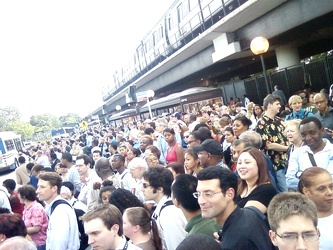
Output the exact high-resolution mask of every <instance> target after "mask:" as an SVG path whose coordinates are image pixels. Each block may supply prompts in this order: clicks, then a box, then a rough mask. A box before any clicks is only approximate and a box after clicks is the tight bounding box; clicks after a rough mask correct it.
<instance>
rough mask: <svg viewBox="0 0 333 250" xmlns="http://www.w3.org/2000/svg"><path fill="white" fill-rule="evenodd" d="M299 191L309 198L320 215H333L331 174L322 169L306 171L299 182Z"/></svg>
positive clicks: (315, 168)
mask: <svg viewBox="0 0 333 250" xmlns="http://www.w3.org/2000/svg"><path fill="white" fill-rule="evenodd" d="M298 191H299V192H300V193H302V194H305V195H306V196H308V197H309V198H310V199H311V200H312V201H313V202H314V203H315V204H316V207H317V210H318V212H320V213H330V212H331V213H330V214H332V213H333V206H332V198H333V180H332V176H331V175H330V173H329V172H328V171H327V170H326V169H324V168H320V167H310V168H307V169H305V170H304V172H303V173H302V174H301V176H300V178H299V182H298Z"/></svg>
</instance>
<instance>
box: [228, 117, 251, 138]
mask: <svg viewBox="0 0 333 250" xmlns="http://www.w3.org/2000/svg"><path fill="white" fill-rule="evenodd" d="M251 124H252V122H251V120H250V119H248V118H247V117H246V116H237V117H236V118H235V119H234V121H233V123H232V129H233V130H234V135H235V136H237V137H238V136H240V135H241V134H242V133H244V132H245V131H247V130H248V129H249V127H250V126H251Z"/></svg>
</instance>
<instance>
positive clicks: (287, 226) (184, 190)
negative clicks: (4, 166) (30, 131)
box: [0, 87, 333, 250]
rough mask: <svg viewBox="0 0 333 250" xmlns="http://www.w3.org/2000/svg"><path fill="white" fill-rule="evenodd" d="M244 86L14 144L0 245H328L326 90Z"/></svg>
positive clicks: (2, 194) (332, 185)
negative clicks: (259, 93) (223, 95)
mask: <svg viewBox="0 0 333 250" xmlns="http://www.w3.org/2000/svg"><path fill="white" fill-rule="evenodd" d="M311 96H312V97H311ZM243 97H244V99H243V102H242V101H241V100H240V99H238V98H236V99H235V100H233V99H231V100H230V104H229V105H223V104H221V103H216V104H213V105H207V106H204V107H201V109H200V111H199V112H197V113H195V114H194V113H191V114H188V113H180V112H176V113H173V114H170V115H166V116H159V117H156V118H154V119H152V120H151V119H146V120H143V121H141V120H136V121H135V120H131V119H128V120H127V122H126V123H125V124H124V125H123V126H119V127H114V126H111V125H109V124H107V125H98V126H97V125H96V126H93V127H89V128H88V129H85V130H82V131H80V132H77V133H74V134H72V135H71V136H69V137H62V138H58V139H54V140H51V141H47V142H38V143H37V144H36V145H33V146H31V147H30V148H29V149H26V150H22V151H20V152H19V154H20V156H19V158H18V162H19V164H20V166H19V167H18V168H17V169H16V180H11V179H7V180H5V181H4V182H3V187H0V207H1V215H0V249H2V248H1V247H2V246H5V245H11V244H12V245H14V244H26V245H27V249H30V248H28V246H29V247H35V248H31V249H52V250H53V249H54V250H58V249H59V250H64V249H73V250H74V249H75V250H78V249H89V248H90V247H92V248H93V249H129V250H131V249H144V250H146V249H147V250H150V249H152V250H155V249H159V250H160V249H169V250H174V249H179V250H182V249H205V248H206V249H276V248H279V249H323V250H324V249H325V250H326V249H333V238H332V237H331V236H330V234H331V233H329V232H330V227H331V225H332V223H333V180H332V176H333V145H332V144H331V142H332V141H333V139H332V136H333V108H332V107H331V106H330V100H329V97H328V96H327V95H325V93H322V92H320V93H312V92H309V91H308V90H301V91H299V92H297V93H295V95H292V96H291V97H290V98H289V100H288V101H287V99H286V97H285V96H284V93H283V91H282V90H279V89H278V87H276V88H275V91H274V92H273V93H272V94H269V95H267V96H266V97H265V99H264V100H263V103H262V104H255V103H253V102H251V101H250V100H249V98H248V97H247V96H246V95H244V96H243ZM22 237H23V238H24V239H26V241H29V242H25V241H24V240H23V239H22ZM14 238H15V239H17V240H15V241H12V240H11V239H14ZM29 243H33V245H31V244H30V245H29ZM4 249H5V248H4ZM8 249H9V248H8ZM17 249H18V248H17Z"/></svg>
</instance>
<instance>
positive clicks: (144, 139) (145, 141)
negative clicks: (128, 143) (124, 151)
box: [140, 135, 154, 152]
mask: <svg viewBox="0 0 333 250" xmlns="http://www.w3.org/2000/svg"><path fill="white" fill-rule="evenodd" d="M153 143H154V140H153V138H152V137H151V136H149V135H143V136H141V138H140V150H141V151H142V152H145V150H146V148H147V147H148V146H149V145H153Z"/></svg>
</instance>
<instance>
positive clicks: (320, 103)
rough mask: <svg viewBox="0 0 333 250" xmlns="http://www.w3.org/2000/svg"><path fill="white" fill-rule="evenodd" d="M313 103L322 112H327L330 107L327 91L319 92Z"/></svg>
mask: <svg viewBox="0 0 333 250" xmlns="http://www.w3.org/2000/svg"><path fill="white" fill-rule="evenodd" d="M313 103H314V105H315V106H316V109H317V110H318V111H319V112H320V113H326V110H327V109H328V106H327V105H328V102H327V99H326V96H325V93H317V94H315V95H314V97H313Z"/></svg>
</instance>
